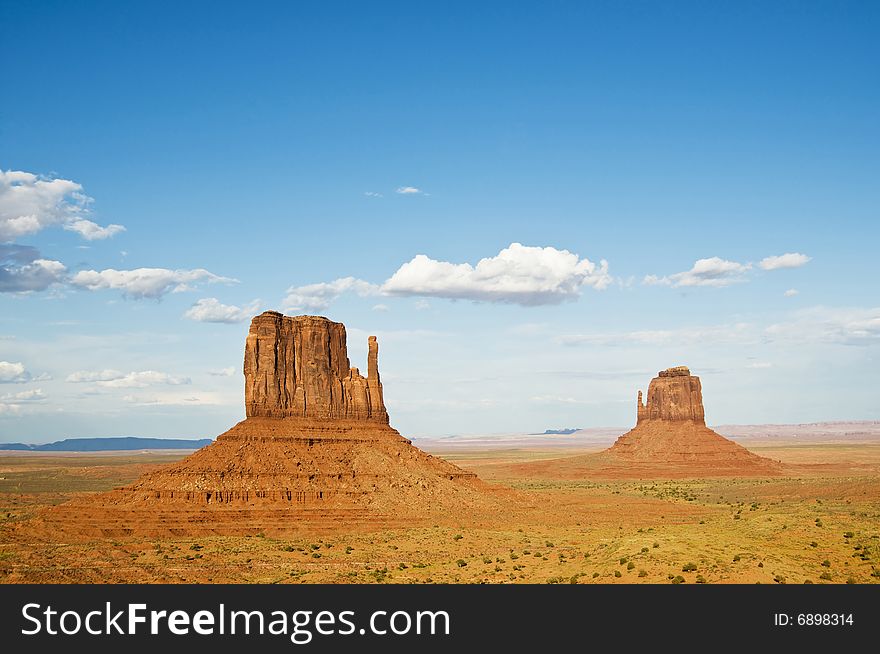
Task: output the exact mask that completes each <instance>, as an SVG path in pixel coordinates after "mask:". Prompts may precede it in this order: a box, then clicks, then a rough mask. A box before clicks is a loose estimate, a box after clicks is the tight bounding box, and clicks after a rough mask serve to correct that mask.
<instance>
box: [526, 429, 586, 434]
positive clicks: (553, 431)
mask: <svg viewBox="0 0 880 654" xmlns="http://www.w3.org/2000/svg"><path fill="white" fill-rule="evenodd" d="M577 431H580V427H571V428H566V429H546V430H544V431H543V432H541V433H540V434H529V435H530V436H570V435H571V434H573V433H575V432H577Z"/></svg>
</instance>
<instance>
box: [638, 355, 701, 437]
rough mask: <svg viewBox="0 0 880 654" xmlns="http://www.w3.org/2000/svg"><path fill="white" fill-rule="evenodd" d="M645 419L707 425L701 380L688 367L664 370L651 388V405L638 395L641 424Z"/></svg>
mask: <svg viewBox="0 0 880 654" xmlns="http://www.w3.org/2000/svg"><path fill="white" fill-rule="evenodd" d="M644 420H669V421H676V422H692V423H695V424H698V425H705V424H706V417H705V413H704V411H703V390H702V388H701V386H700V378H699V377H695V376H694V375H691V371H690V370H688V369H687V368H686V367H685V366H678V367H676V368H668V369H667V370H663V371H661V372H660V373H659V374H658V375H657V377H654V379H652V380H651V383H650V384H649V385H648V402H647V404H642V392H641V391H639V395H638V423H639V424H640V423H641V422H642V421H644Z"/></svg>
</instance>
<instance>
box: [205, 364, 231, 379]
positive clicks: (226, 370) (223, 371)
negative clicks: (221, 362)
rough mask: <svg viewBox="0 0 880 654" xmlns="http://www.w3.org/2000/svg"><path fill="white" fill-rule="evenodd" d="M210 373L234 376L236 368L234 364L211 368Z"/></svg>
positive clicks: (214, 375)
mask: <svg viewBox="0 0 880 654" xmlns="http://www.w3.org/2000/svg"><path fill="white" fill-rule="evenodd" d="M208 374H209V375H211V376H212V377H232V375H234V374H235V368H234V367H233V366H229V367H228V368H219V369H217V370H209V371H208Z"/></svg>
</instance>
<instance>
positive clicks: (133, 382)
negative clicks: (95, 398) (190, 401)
mask: <svg viewBox="0 0 880 654" xmlns="http://www.w3.org/2000/svg"><path fill="white" fill-rule="evenodd" d="M190 383H192V382H191V380H190V379H189V377H173V376H172V375H169V374H168V373H164V372H158V371H156V370H142V371H140V372H130V373H128V374H127V375H123V376H122V377H119V378H117V379H107V380H104V381H99V382H97V384H98V386H103V387H104V388H144V387H146V386H155V385H159V384H166V385H169V386H180V385H182V384H190Z"/></svg>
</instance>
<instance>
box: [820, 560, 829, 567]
mask: <svg viewBox="0 0 880 654" xmlns="http://www.w3.org/2000/svg"><path fill="white" fill-rule="evenodd" d="M821 565H822V567H823V568H830V567H831V561H829V560H828V559H825V560H824V561H822V563H821Z"/></svg>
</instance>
